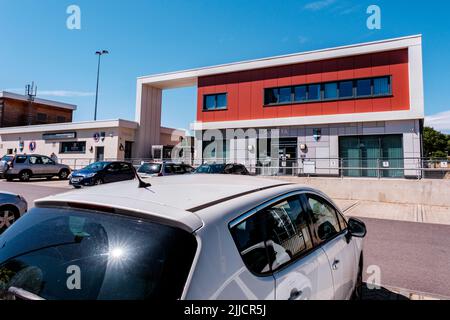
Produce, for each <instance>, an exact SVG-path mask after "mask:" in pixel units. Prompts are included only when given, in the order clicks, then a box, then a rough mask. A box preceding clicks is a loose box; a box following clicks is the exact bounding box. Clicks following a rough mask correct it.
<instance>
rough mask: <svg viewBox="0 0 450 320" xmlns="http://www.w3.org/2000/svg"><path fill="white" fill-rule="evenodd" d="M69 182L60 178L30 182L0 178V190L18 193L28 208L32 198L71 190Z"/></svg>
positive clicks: (30, 205)
mask: <svg viewBox="0 0 450 320" xmlns="http://www.w3.org/2000/svg"><path fill="white" fill-rule="evenodd" d="M71 189H72V187H71V186H70V185H69V182H68V181H67V180H66V181H61V180H51V181H47V180H32V181H31V182H15V181H14V182H7V181H5V180H0V191H6V192H12V193H17V194H20V195H21V196H23V197H24V198H25V200H27V202H28V208H32V207H33V206H34V204H33V202H34V200H37V199H40V198H44V197H47V196H50V195H55V194H59V193H62V192H66V191H69V190H71Z"/></svg>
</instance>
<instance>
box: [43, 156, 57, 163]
mask: <svg viewBox="0 0 450 320" xmlns="http://www.w3.org/2000/svg"><path fill="white" fill-rule="evenodd" d="M41 159H42V163H43V164H54V162H53V160H52V159H50V158H47V157H41Z"/></svg>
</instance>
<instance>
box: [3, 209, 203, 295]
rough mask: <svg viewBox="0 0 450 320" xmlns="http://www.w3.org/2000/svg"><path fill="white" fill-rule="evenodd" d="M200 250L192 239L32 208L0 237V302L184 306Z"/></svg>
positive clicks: (116, 219) (98, 215)
mask: <svg viewBox="0 0 450 320" xmlns="http://www.w3.org/2000/svg"><path fill="white" fill-rule="evenodd" d="M196 250H197V242H196V239H195V237H194V236H193V234H192V233H189V232H186V231H184V230H181V229H179V228H175V227H170V226H167V225H163V224H159V223H156V222H146V221H142V220H139V219H134V218H131V217H125V216H121V215H116V214H115V215H112V214H109V213H102V212H97V211H89V210H81V209H63V208H33V209H32V210H31V211H30V212H29V213H28V214H26V215H24V216H23V217H22V218H21V219H20V220H18V221H17V222H16V223H14V224H13V225H12V226H11V227H10V228H9V229H7V231H6V232H5V233H4V234H3V235H2V236H1V237H0V299H3V298H5V297H6V296H7V295H8V290H10V291H12V290H14V289H15V288H18V289H22V290H26V291H28V292H29V293H32V294H34V295H37V296H38V297H42V298H44V299H48V300H53V299H55V300H97V299H99V300H128V299H130V300H142V299H179V298H180V297H181V295H182V292H183V288H184V285H185V282H186V279H187V277H188V274H189V270H190V268H191V266H192V262H193V259H194V256H195V252H196Z"/></svg>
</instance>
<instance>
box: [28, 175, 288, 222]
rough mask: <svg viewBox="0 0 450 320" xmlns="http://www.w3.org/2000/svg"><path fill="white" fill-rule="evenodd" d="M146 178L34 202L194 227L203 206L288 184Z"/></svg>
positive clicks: (240, 178)
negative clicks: (145, 183)
mask: <svg viewBox="0 0 450 320" xmlns="http://www.w3.org/2000/svg"><path fill="white" fill-rule="evenodd" d="M146 181H148V182H150V183H151V184H152V186H151V187H149V188H146V189H145V188H138V182H137V180H130V181H124V182H118V183H112V184H105V185H102V186H96V187H92V188H86V189H80V190H73V191H70V192H66V193H62V194H58V195H54V196H50V197H47V198H43V199H39V200H37V201H35V204H36V206H47V205H56V206H67V205H71V206H77V205H81V204H82V205H83V206H85V207H88V208H94V209H95V208H96V207H102V208H114V209H117V210H118V211H117V212H123V213H124V214H129V215H142V216H144V217H146V218H151V217H154V218H158V219H160V220H164V221H166V222H168V223H169V224H174V225H176V226H179V227H182V228H184V229H186V230H189V231H194V230H197V229H198V228H200V227H202V225H203V220H202V218H201V211H202V210H204V209H205V208H210V207H214V206H215V205H217V204H220V203H223V202H226V201H230V200H232V199H236V198H239V197H242V196H244V195H248V194H251V193H256V192H258V191H261V190H267V189H276V188H277V187H280V186H285V185H290V183H287V182H285V181H280V180H269V179H264V178H259V177H248V176H231V175H203V174H196V175H175V176H169V177H158V178H153V179H152V178H150V179H146ZM236 200H238V199H236ZM106 211H107V210H106ZM217 214H220V213H219V212H218V213H217Z"/></svg>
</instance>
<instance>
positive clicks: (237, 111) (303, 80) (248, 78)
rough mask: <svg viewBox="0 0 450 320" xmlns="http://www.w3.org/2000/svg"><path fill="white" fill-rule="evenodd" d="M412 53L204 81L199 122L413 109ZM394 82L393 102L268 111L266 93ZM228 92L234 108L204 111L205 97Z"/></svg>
mask: <svg viewBox="0 0 450 320" xmlns="http://www.w3.org/2000/svg"><path fill="white" fill-rule="evenodd" d="M408 70H409V69H408V50H407V49H403V50H396V51H388V52H380V53H375V54H366V55H359V56H354V57H345V58H338V59H329V60H324V61H314V62H308V63H299V64H293V65H289V66H281V67H272V68H265V69H258V70H250V71H243V72H235V73H230V74H221V75H216V76H208V77H202V78H199V81H198V96H199V97H198V105H197V120H198V121H204V122H213V121H234V120H249V119H264V118H286V117H299V116H313V115H333V114H349V113H366V112H380V111H391V110H408V109H409V108H410V102H409V74H408V72H409V71H408ZM375 76H391V77H392V97H384V98H368V99H355V100H345V101H330V102H318V103H317V102H316V103H304V104H292V105H281V106H270V107H269V106H264V89H266V88H272V87H282V86H291V85H301V84H309V83H317V82H328V81H336V80H343V79H358V78H366V77H375ZM222 92H227V93H228V109H227V110H222V111H203V95H205V94H211V93H222Z"/></svg>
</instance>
